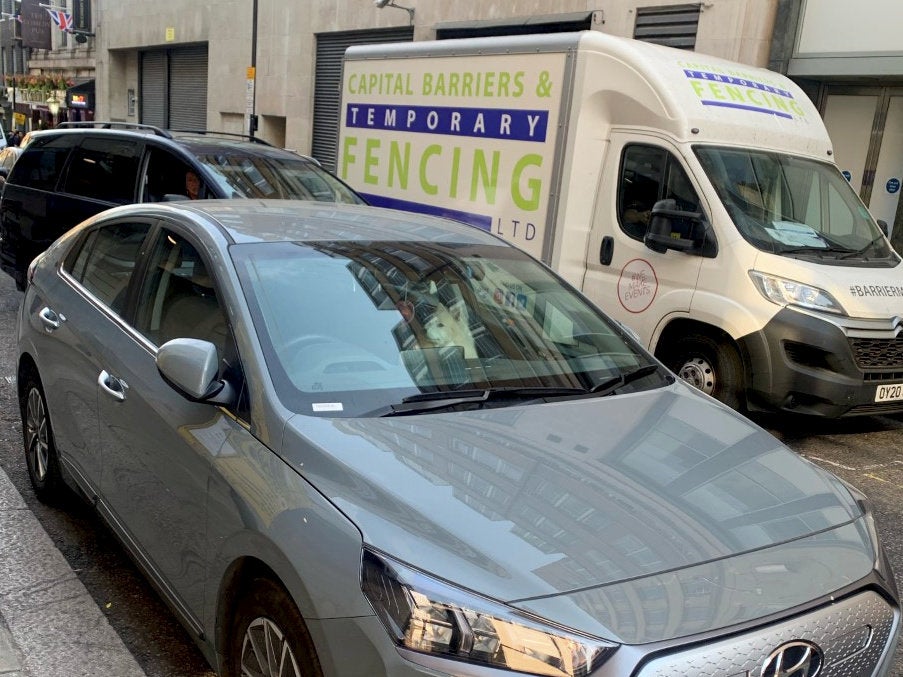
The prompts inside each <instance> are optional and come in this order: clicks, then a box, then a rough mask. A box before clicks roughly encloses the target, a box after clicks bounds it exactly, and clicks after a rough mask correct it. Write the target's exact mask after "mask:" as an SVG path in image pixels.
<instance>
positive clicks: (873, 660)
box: [637, 591, 898, 677]
mask: <svg viewBox="0 0 903 677" xmlns="http://www.w3.org/2000/svg"><path fill="white" fill-rule="evenodd" d="M897 619H898V614H897V612H896V611H895V609H894V608H893V607H891V606H890V605H889V604H888V603H887V602H886V601H885V600H884V598H882V597H881V596H880V595H878V594H877V593H875V592H872V591H866V592H862V593H859V594H857V595H854V596H852V597H848V598H846V599H843V600H840V601H837V602H834V603H832V604H829V605H827V606H824V607H821V608H819V609H816V610H815V611H811V612H809V613H807V614H804V615H801V616H798V617H796V618H792V619H789V620H786V621H781V622H778V623H775V624H772V625H768V626H765V627H762V628H759V629H757V630H753V631H751V632H747V633H744V634H740V635H736V636H734V637H731V638H730V639H725V640H721V641H718V640H715V641H712V642H707V643H705V644H700V645H697V646H694V647H692V648H689V649H685V650H683V651H677V652H675V653H671V654H667V655H659V656H658V657H655V658H653V659H652V660H651V661H650V662H648V663H647V664H646V665H645V667H643V668H642V669H641V670H640V671H639V672H638V673H637V677H686V676H687V675H693V676H694V677H716V676H717V677H739V676H741V675H742V676H743V677H746V676H747V675H751V676H754V677H758V675H759V674H760V673H761V668H762V664H763V662H764V660H765V658H766V657H767V656H768V655H769V654H771V653H772V652H773V651H774V650H775V649H777V648H778V647H780V646H781V645H783V644H784V643H786V642H792V641H795V640H806V641H809V642H813V643H815V644H816V645H818V647H819V648H820V649H821V650H822V652H823V653H824V665H823V667H822V669H821V671H820V672H819V673H818V675H819V677H867V676H868V677H872V676H873V675H875V674H876V670H877V669H878V667H879V664H880V662H881V658H882V655H883V653H884V649H885V647H886V646H887V644H888V642H889V641H890V640H891V638H892V637H893V636H894V635H895V628H896V624H897V623H898V620H897Z"/></svg>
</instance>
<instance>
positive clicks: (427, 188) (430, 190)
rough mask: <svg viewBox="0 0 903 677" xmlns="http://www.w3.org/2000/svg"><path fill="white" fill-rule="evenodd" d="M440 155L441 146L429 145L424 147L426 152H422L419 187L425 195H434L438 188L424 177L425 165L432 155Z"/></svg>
mask: <svg viewBox="0 0 903 677" xmlns="http://www.w3.org/2000/svg"><path fill="white" fill-rule="evenodd" d="M441 154H442V146H440V145H438V144H435V143H434V144H430V145H429V146H427V147H426V150H424V151H423V155H421V156H420V187H421V188H422V189H423V192H424V193H426V194H427V195H435V194H436V193H438V192H439V186H437V185H436V184H434V183H430V182H429V180H428V179H427V176H426V169H427V167H426V165H427V163H428V162H429V159H430V158H431V157H432V156H434V155H441Z"/></svg>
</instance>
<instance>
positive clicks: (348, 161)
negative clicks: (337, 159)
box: [342, 136, 357, 179]
mask: <svg viewBox="0 0 903 677" xmlns="http://www.w3.org/2000/svg"><path fill="white" fill-rule="evenodd" d="M356 145H357V137H356V136H346V137H345V139H344V140H343V142H342V178H343V179H347V178H348V165H353V164H354V163H355V162H357V158H356V157H355V155H354V153H352V152H351V151H352V149H353V148H354V147H355V146H356Z"/></svg>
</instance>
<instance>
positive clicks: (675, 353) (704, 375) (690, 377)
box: [667, 334, 745, 411]
mask: <svg viewBox="0 0 903 677" xmlns="http://www.w3.org/2000/svg"><path fill="white" fill-rule="evenodd" d="M670 355H671V357H670V359H668V361H667V364H668V366H669V367H670V368H671V370H672V371H673V372H674V373H675V374H677V375H678V376H679V377H680V378H682V379H683V380H684V381H686V382H687V383H689V384H690V385H692V386H694V387H696V388H699V390H701V391H702V392H704V393H705V394H706V395H711V396H712V397H714V398H715V399H716V400H719V401H721V402H723V403H724V404H726V405H727V406H729V407H730V408H731V409H736V410H738V411H740V410H741V409H742V407H743V402H744V399H743V391H744V387H745V384H744V382H743V363H742V362H741V361H740V355H739V354H737V351H736V349H735V348H734V347H733V346H732V345H730V344H729V343H727V342H726V341H719V340H717V339H714V338H712V337H711V336H706V335H705V334H690V335H689V336H685V337H684V338H682V339H680V340H679V341H677V343H676V344H675V345H674V348H673V349H672V350H671V351H670Z"/></svg>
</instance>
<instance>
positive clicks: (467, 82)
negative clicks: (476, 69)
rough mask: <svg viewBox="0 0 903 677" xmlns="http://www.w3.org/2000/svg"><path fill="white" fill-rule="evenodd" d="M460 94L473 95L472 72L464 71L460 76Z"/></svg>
mask: <svg viewBox="0 0 903 677" xmlns="http://www.w3.org/2000/svg"><path fill="white" fill-rule="evenodd" d="M461 96H466V97H470V96H473V73H464V74H463V75H462V76H461Z"/></svg>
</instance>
